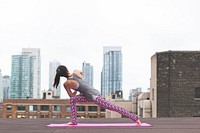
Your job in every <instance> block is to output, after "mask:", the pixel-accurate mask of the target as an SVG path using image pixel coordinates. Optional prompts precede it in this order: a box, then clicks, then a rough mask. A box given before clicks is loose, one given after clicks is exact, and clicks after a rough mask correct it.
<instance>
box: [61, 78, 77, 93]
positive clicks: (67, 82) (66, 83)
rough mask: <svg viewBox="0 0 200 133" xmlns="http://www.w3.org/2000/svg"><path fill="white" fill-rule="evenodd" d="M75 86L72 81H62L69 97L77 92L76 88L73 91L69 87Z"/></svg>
mask: <svg viewBox="0 0 200 133" xmlns="http://www.w3.org/2000/svg"><path fill="white" fill-rule="evenodd" d="M75 86H76V85H75ZM75 86H74V82H72V81H66V82H65V83H64V87H65V90H66V91H67V94H68V95H69V97H74V96H75V95H76V93H77V91H76V90H75V91H74V92H72V91H71V88H74V87H75Z"/></svg>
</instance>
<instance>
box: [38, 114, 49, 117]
mask: <svg viewBox="0 0 200 133" xmlns="http://www.w3.org/2000/svg"><path fill="white" fill-rule="evenodd" d="M40 118H49V115H45V114H41V115H40Z"/></svg>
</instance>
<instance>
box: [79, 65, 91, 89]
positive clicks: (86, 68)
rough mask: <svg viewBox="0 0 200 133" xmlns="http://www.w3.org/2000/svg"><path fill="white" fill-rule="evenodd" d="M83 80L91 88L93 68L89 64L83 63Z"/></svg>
mask: <svg viewBox="0 0 200 133" xmlns="http://www.w3.org/2000/svg"><path fill="white" fill-rule="evenodd" d="M82 71H83V79H84V80H85V81H87V82H88V83H89V84H90V85H92V86H93V66H91V65H90V63H86V62H83V65H82Z"/></svg>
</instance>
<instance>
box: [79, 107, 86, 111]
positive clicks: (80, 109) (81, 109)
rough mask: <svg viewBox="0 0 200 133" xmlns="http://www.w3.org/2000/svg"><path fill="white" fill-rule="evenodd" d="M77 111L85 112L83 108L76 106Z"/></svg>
mask: <svg viewBox="0 0 200 133" xmlns="http://www.w3.org/2000/svg"><path fill="white" fill-rule="evenodd" d="M77 111H85V106H77Z"/></svg>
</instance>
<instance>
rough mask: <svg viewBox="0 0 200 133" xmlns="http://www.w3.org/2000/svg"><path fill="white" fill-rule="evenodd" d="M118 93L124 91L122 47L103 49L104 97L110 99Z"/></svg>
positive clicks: (102, 85) (102, 75)
mask: <svg viewBox="0 0 200 133" xmlns="http://www.w3.org/2000/svg"><path fill="white" fill-rule="evenodd" d="M116 91H122V52H121V47H117V46H116V47H103V69H102V72H101V94H102V96H103V97H105V98H107V97H108V98H109V97H110V96H111V95H112V93H115V92H116ZM122 92H123V91H122Z"/></svg>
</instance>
